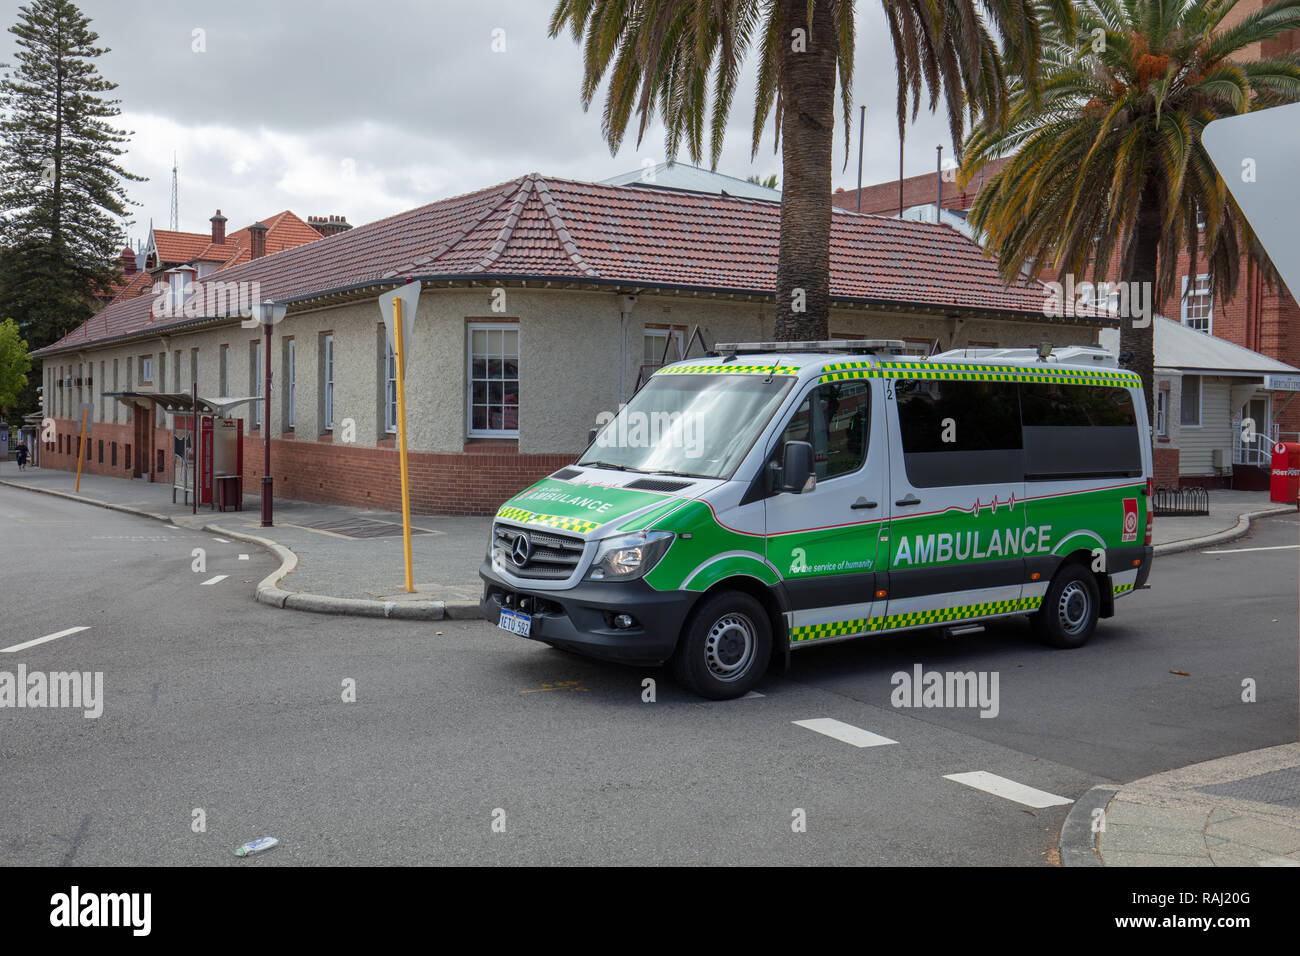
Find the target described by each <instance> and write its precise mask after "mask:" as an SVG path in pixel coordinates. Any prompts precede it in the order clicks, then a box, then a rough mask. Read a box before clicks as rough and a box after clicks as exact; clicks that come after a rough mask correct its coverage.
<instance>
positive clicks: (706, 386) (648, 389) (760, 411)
mask: <svg viewBox="0 0 1300 956" xmlns="http://www.w3.org/2000/svg"><path fill="white" fill-rule="evenodd" d="M793 384H794V378H793V377H791V376H788V375H781V376H768V375H754V374H711V373H700V374H695V373H685V374H673V373H669V374H663V373H661V374H658V375H655V376H654V377H653V378H652V379H650V381H649V382H648V383H647V384H646V386H645V387H644V388H643V389H641V391H639V392H637V393H636V395H634V396H633V397H632V400H631V401H630V402H628V403H627V405H625V406H624V407H623V409H622V410H621V411H620V412H619V413H618V414H617V415H616V416H614V417H613V419H612V420H610V418H609V415H608V413H603V414H602V415H601V417H600V418H598V419H597V422H596V424H597V426H604V427H603V430H602V431H601V432H600V434H599V435H597V436H596V440H595V441H594V442H592V444H591V447H589V448H588V449H587V451H586V453H585V454H584V455H583V456H582V459H581V460H580V461H579V462H578V464H580V465H590V466H603V467H606V468H617V469H620V470H627V471H640V472H648V473H655V474H675V475H686V476H690V477H697V478H730V477H731V474H732V473H733V472H734V471H735V470H736V469H737V468H738V467H739V466H740V462H741V461H742V460H743V459H744V457H745V454H746V453H747V452H748V451H749V449H750V447H751V446H752V445H753V444H754V440H755V439H756V438H757V437H758V435H759V433H760V432H761V431H762V430H763V427H764V426H765V425H767V423H768V421H769V420H771V417H772V415H773V413H774V412H775V411H776V409H777V408H778V407H779V406H780V405H781V401H782V399H784V398H785V396H786V393H787V392H789V390H790V387H791V386H792V385H793Z"/></svg>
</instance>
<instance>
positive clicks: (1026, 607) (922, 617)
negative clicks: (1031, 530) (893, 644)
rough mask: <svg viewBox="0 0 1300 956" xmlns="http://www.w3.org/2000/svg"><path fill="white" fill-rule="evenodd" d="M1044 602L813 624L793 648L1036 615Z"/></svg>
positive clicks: (793, 638) (796, 632)
mask: <svg viewBox="0 0 1300 956" xmlns="http://www.w3.org/2000/svg"><path fill="white" fill-rule="evenodd" d="M1042 603H1043V599H1042V598H1038V597H1031V598H1018V599H1016V600H1013V601H988V602H985V603H983V604H968V605H965V606H964V607H945V608H941V609H938V610H934V611H912V612H909V613H907V614H889V615H885V616H882V617H866V618H857V619H855V620H851V621H831V622H830V623H827V624H810V625H807V626H804V627H795V628H791V630H790V642H791V643H792V644H800V643H805V642H807V641H816V640H821V639H822V638H826V637H843V636H844V635H847V634H871V633H875V632H877V631H890V630H897V629H899V628H904V627H925V626H929V625H934V624H943V623H945V622H947V621H962V620H965V619H967V618H972V617H993V616H995V615H998V614H1016V613H1021V612H1025V611H1036V610H1038V608H1039V606H1040V605H1041V604H1042Z"/></svg>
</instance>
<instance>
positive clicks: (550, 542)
mask: <svg viewBox="0 0 1300 956" xmlns="http://www.w3.org/2000/svg"><path fill="white" fill-rule="evenodd" d="M521 536H527V538H528V560H527V561H525V562H524V563H523V564H522V565H521V564H519V563H518V562H517V561H515V559H514V553H515V541H516V539H518V538H519V537H521ZM583 547H584V542H583V540H582V539H581V538H574V537H571V536H569V535H566V534H555V533H554V532H551V531H534V530H532V529H531V528H514V527H511V526H510V525H504V524H495V525H493V526H492V552H493V555H494V556H495V557H496V559H497V561H498V562H499V563H500V564H501V565H502V566H504V567H505V569H506V570H507V571H509V572H510V573H511V574H513V575H515V576H516V577H520V578H537V579H539V580H551V581H562V580H564V579H565V578H567V577H569V576H571V575H572V574H573V572H574V571H575V570H576V569H577V567H578V561H579V559H581V558H582V549H583Z"/></svg>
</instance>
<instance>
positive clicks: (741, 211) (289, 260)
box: [38, 174, 1043, 354]
mask: <svg viewBox="0 0 1300 956" xmlns="http://www.w3.org/2000/svg"><path fill="white" fill-rule="evenodd" d="M289 217H292V218H289ZM780 219H781V209H780V205H779V204H777V203H771V202H763V201H759V200H751V199H742V198H735V197H730V196H718V195H706V194H693V193H684V192H669V191H661V190H647V189H637V188H634V187H628V186H610V185H603V184H595V183H583V182H574V181H570V180H561V179H543V178H542V177H541V176H539V175H537V174H530V175H528V176H524V177H521V178H520V179H517V180H513V181H511V182H507V183H502V184H500V185H497V186H492V187H490V188H488V189H482V190H479V191H477V192H473V193H469V194H467V195H463V196H456V197H453V198H450V199H444V200H441V201H439V202H435V203H431V204H429V205H427V206H421V207H419V208H417V209H411V210H408V211H406V212H402V213H398V214H397V215H395V216H390V217H388V218H387V219H382V220H379V221H377V222H373V223H368V224H366V225H364V226H357V227H354V228H353V229H351V230H348V231H347V232H343V233H339V234H337V235H332V236H326V237H319V235H318V234H317V238H316V239H315V240H312V241H309V242H305V243H303V244H300V245H297V246H294V247H292V248H286V249H285V251H283V252H279V251H274V252H272V253H271V254H269V255H267V256H265V257H263V258H260V259H256V260H249V259H247V258H245V256H246V253H244V252H241V254H240V256H239V257H235V258H232V259H231V260H230V261H229V262H228V264H227V265H226V266H225V267H224V268H222V270H221V276H222V279H223V280H224V281H228V282H236V281H244V282H254V281H256V282H258V283H259V287H260V288H259V291H260V294H261V295H262V297H263V298H273V299H277V300H291V301H292V300H296V299H305V298H310V297H313V296H316V295H320V294H322V293H325V292H329V291H333V290H338V289H341V288H347V287H354V286H360V285H366V284H381V283H382V282H383V281H384V280H385V279H388V280H392V279H396V278H438V277H442V278H463V277H469V276H474V275H483V276H491V277H493V278H502V279H507V278H518V279H554V280H560V281H573V282H584V281H598V282H603V283H608V284H611V285H617V284H629V285H638V286H652V287H655V286H657V287H677V288H692V289H699V290H704V291H717V292H724V293H726V292H734V293H747V294H755V295H771V294H772V290H773V288H774V286H775V283H776V263H777V250H778V243H779V239H780ZM267 225H268V227H269V229H270V231H269V232H268V240H267V248H268V250H271V249H274V244H273V240H272V237H273V236H275V235H276V232H277V230H283V231H282V233H281V234H282V235H284V236H286V237H297V238H306V234H305V233H303V232H302V231H301V229H299V228H298V227H299V226H300V225H301V227H302V229H307V230H310V231H311V232H312V233H313V234H315V230H312V229H311V227H310V226H307V225H306V224H305V223H303V222H302V220H300V219H298V218H297V217H296V216H293V214H292V213H287V212H286V213H281V214H280V215H279V216H277V217H272V219H270V220H268V222H267ZM240 233H243V234H244V235H245V236H246V235H247V230H240V232H238V233H235V234H234V235H235V236H238V235H240ZM230 238H231V237H228V239H227V242H228V243H229V242H230ZM286 241H289V240H288V238H286ZM236 244H237V245H238V243H237V242H236ZM209 245H210V243H209ZM240 248H241V249H243V248H244V247H243V246H240ZM202 252H203V249H198V250H196V252H195V255H198V254H201V253H202ZM831 294H832V298H833V299H834V300H837V301H840V302H847V301H855V302H864V303H880V304H893V305H902V306H914V307H915V308H917V309H918V310H922V309H927V308H934V309H937V310H940V311H942V310H945V309H950V310H951V309H970V310H977V311H982V312H990V313H1002V314H1004V315H1005V314H1019V315H1025V316H1037V317H1040V318H1041V316H1042V304H1043V290H1042V287H1041V286H1040V285H1039V284H1038V283H1036V282H1035V283H1033V284H1030V285H1027V286H1025V285H1018V286H1013V287H1011V288H1007V287H1005V286H1004V285H1003V284H1002V281H1001V279H1000V278H999V277H998V273H997V266H996V263H995V262H994V261H993V260H992V259H988V258H985V256H984V254H983V252H982V250H981V249H980V248H979V246H977V245H975V244H974V243H972V242H971V241H969V240H968V239H966V238H965V237H964V236H962V235H961V234H960V233H958V232H956V231H955V230H953V229H951V228H949V227H947V226H944V225H939V224H934V223H921V222H907V221H900V220H896V219H888V218H883V217H879V216H871V215H865V214H864V215H859V214H856V213H851V212H847V211H844V210H840V209H835V210H833V216H832V222H831ZM152 298H153V297H152V296H137V297H136V298H133V299H126V300H121V299H119V300H118V301H115V302H114V303H112V304H111V305H109V306H108V307H106V308H105V309H104V310H103V311H102V312H101V313H99V314H98V315H96V316H95V317H94V318H92V319H90V320H89V321H88V322H86V323H85V324H84V325H82V326H81V327H79V328H78V329H76V330H75V331H74V332H72V333H70V334H69V335H68V336H67V337H66V338H65V339H64V340H62V341H60V342H58V343H56V344H55V345H53V346H50V347H49V349H48V351H57V350H59V349H61V348H66V347H69V346H76V345H80V344H82V343H91V342H94V341H97V340H100V339H104V338H112V337H116V336H119V335H123V334H126V333H129V332H134V331H141V330H161V329H163V328H166V327H168V326H170V325H178V324H181V323H184V322H187V321H190V320H189V319H185V318H179V317H178V318H166V319H154V318H153V317H152V316H151V315H150V311H149V307H150V304H151V302H152ZM42 351H47V350H42ZM38 354H39V353H38Z"/></svg>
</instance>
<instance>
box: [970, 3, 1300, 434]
mask: <svg viewBox="0 0 1300 956" xmlns="http://www.w3.org/2000/svg"><path fill="white" fill-rule="evenodd" d="M1236 5H1237V0H1083V2H1080V3H1076V4H1075V17H1076V25H1077V36H1078V43H1079V45H1078V46H1077V47H1076V46H1075V45H1074V42H1073V39H1072V37H1071V36H1070V35H1068V34H1067V32H1066V31H1065V30H1062V29H1059V28H1058V27H1056V26H1055V25H1054V24H1053V23H1051V22H1050V20H1046V19H1045V21H1044V23H1043V66H1042V76H1041V81H1042V86H1041V90H1038V91H1033V95H1030V94H1029V93H1027V92H1023V91H1016V90H1013V91H1012V106H1011V114H1010V121H1009V122H1008V123H1006V124H1005V125H1004V126H1002V127H1000V128H997V127H994V126H991V125H989V124H982V123H981V124H977V125H976V127H975V128H974V130H973V131H972V133H971V136H970V138H969V139H968V141H967V142H966V164H965V166H964V167H963V169H962V179H963V182H967V181H969V180H970V178H971V177H972V176H974V175H975V174H976V173H977V172H978V171H979V169H980V168H981V167H982V166H983V165H985V164H986V163H988V162H989V161H991V160H993V159H994V158H997V157H1001V156H1008V155H1011V154H1014V155H1013V156H1012V157H1011V159H1010V161H1009V162H1008V163H1007V164H1006V165H1005V166H1004V167H1003V168H1002V169H1001V170H1000V171H999V172H998V173H997V175H995V176H993V177H992V178H991V179H990V180H989V181H988V182H987V183H986V184H985V186H984V188H983V189H982V190H981V191H980V193H979V196H978V197H977V198H976V200H975V204H974V206H973V207H972V209H971V215H970V219H971V223H972V224H973V225H974V226H975V227H976V228H977V229H979V230H980V231H982V232H983V234H984V237H985V240H986V244H987V247H988V250H989V252H990V253H992V254H995V255H996V256H997V257H998V261H999V266H1000V268H1001V270H1002V275H1003V279H1004V280H1006V281H1007V282H1011V281H1014V280H1016V279H1017V278H1018V277H1020V276H1021V275H1023V274H1024V272H1025V271H1026V270H1027V271H1028V272H1029V273H1031V274H1035V273H1037V272H1038V271H1039V270H1040V269H1053V270H1055V271H1056V272H1057V274H1058V278H1059V279H1060V281H1062V282H1064V281H1065V278H1066V276H1067V275H1074V276H1077V277H1080V281H1083V279H1084V278H1086V277H1087V274H1088V272H1089V269H1090V268H1091V279H1092V281H1094V282H1096V281H1104V280H1106V279H1107V277H1108V276H1109V275H1111V274H1112V273H1111V269H1112V266H1114V267H1115V269H1116V270H1117V271H1118V273H1119V275H1120V277H1121V280H1122V281H1126V282H1137V283H1147V285H1146V286H1144V287H1143V288H1146V289H1148V290H1150V292H1149V293H1148V295H1149V296H1150V299H1149V301H1150V302H1151V303H1152V306H1153V308H1154V307H1155V306H1157V305H1158V304H1160V303H1163V302H1165V301H1166V300H1167V299H1168V298H1169V296H1170V295H1171V294H1173V292H1174V291H1175V286H1174V283H1175V280H1176V272H1177V265H1178V254H1179V252H1180V250H1182V249H1184V248H1186V249H1187V250H1188V254H1189V256H1190V259H1191V273H1192V274H1193V275H1196V274H1197V271H1198V266H1197V263H1198V260H1199V258H1200V257H1202V256H1203V257H1204V258H1205V260H1206V268H1207V271H1208V273H1209V275H1210V276H1211V280H1210V282H1211V290H1212V293H1213V294H1214V296H1215V297H1216V298H1219V299H1228V298H1231V297H1232V295H1233V294H1234V293H1235V291H1236V287H1237V281H1238V273H1239V272H1240V264H1241V258H1242V255H1243V254H1244V253H1249V254H1250V255H1251V257H1252V258H1254V259H1255V261H1256V262H1258V263H1259V264H1260V265H1261V267H1262V268H1263V269H1264V272H1265V274H1266V275H1269V276H1272V275H1273V272H1272V267H1271V264H1270V263H1269V262H1268V260H1267V256H1266V255H1265V254H1264V252H1263V250H1262V249H1261V248H1260V247H1259V246H1258V243H1257V242H1256V240H1255V237H1254V234H1253V232H1252V231H1251V230H1250V227H1249V226H1248V225H1247V223H1246V222H1245V220H1244V218H1243V217H1242V215H1241V212H1240V210H1239V209H1238V208H1237V206H1236V204H1235V203H1234V202H1233V201H1232V199H1231V196H1230V195H1229V194H1228V192H1227V189H1226V187H1225V185H1224V182H1223V179H1222V178H1221V177H1220V175H1219V174H1218V173H1217V172H1216V171H1215V168H1214V165H1213V164H1212V163H1211V162H1210V158H1209V155H1208V154H1207V153H1206V151H1205V148H1204V147H1203V146H1202V144H1201V131H1202V130H1204V129H1205V126H1206V124H1207V123H1209V122H1211V121H1212V120H1215V119H1219V118H1220V117H1224V116H1232V115H1234V114H1237V113H1244V112H1248V111H1250V110H1253V109H1260V108H1265V107H1268V106H1276V105H1278V104H1280V103H1283V102H1288V101H1291V100H1294V99H1296V98H1297V96H1300V59H1297V57H1296V56H1295V55H1294V54H1292V55H1290V56H1286V57H1281V58H1264V59H1254V60H1249V59H1247V58H1246V52H1247V48H1248V47H1249V46H1250V45H1251V44H1257V43H1260V42H1262V41H1265V40H1269V39H1271V38H1273V37H1276V36H1278V34H1280V33H1283V32H1284V31H1286V30H1291V29H1295V28H1297V27H1300V2H1293V0H1283V2H1278V3H1273V4H1271V5H1269V6H1267V7H1264V8H1263V9H1261V10H1259V11H1257V12H1256V13H1254V14H1252V15H1250V16H1247V17H1245V18H1244V19H1242V20H1240V21H1239V22H1238V23H1236V24H1233V25H1227V24H1226V23H1225V20H1226V18H1227V17H1228V15H1229V14H1230V13H1231V12H1232V9H1233V8H1234V7H1235V6H1236ZM1121 336H1122V342H1123V348H1124V350H1125V351H1127V352H1131V353H1132V359H1131V361H1130V367H1131V368H1132V369H1133V371H1135V372H1137V373H1138V374H1139V375H1141V376H1142V383H1143V386H1144V388H1145V390H1146V396H1147V410H1148V412H1150V410H1151V403H1152V401H1153V395H1154V393H1153V391H1152V384H1153V383H1152V377H1153V367H1154V358H1155V357H1154V354H1153V351H1152V338H1153V329H1152V323H1149V322H1148V323H1145V324H1144V325H1143V324H1142V323H1139V324H1138V326H1137V327H1135V326H1134V323H1133V321H1132V319H1131V318H1128V319H1126V320H1125V321H1124V324H1123V330H1122V332H1121Z"/></svg>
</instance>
